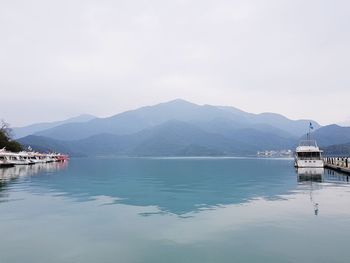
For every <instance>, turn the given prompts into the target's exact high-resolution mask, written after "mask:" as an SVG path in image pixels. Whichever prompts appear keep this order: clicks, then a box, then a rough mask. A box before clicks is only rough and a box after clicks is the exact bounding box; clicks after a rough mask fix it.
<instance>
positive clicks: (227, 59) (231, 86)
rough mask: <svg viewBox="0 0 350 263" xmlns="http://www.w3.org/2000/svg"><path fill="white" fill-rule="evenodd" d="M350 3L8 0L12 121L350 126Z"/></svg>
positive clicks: (4, 0)
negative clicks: (147, 117)
mask: <svg viewBox="0 0 350 263" xmlns="http://www.w3.org/2000/svg"><path fill="white" fill-rule="evenodd" d="M349 10H350V1H346V0H344V1H338V0H333V1H329V0H289V1H287V0H264V1H261V0H239V1H234V0H230V1H229V0H227V1H221V0H215V1H214V0H213V1H208V0H198V1H190V0H172V1H165V0H156V1H152V0H149V1H141V0H135V1H134V0H119V1H115V0H114V1H104V0H98V1H89V0H60V1H48V0H21V1H17V0H1V1H0V91H1V92H0V118H4V119H6V120H7V121H8V122H10V123H11V124H12V126H17V125H24V124H29V123H32V122H38V121H49V120H58V119H64V118H66V117H71V116H73V115H78V114H81V113H90V114H94V115H97V116H109V115H113V114H116V113H118V112H121V111H124V110H128V109H132V108H137V107H139V106H143V105H149V104H155V103H158V102H163V101H167V100H172V99H175V98H183V99H186V100H189V101H192V102H195V103H199V104H214V105H215V104H217V105H231V106H235V107H238V108H240V109H243V110H246V111H249V112H255V113H259V112H266V111H271V112H278V113H281V114H284V115H286V116H287V117H289V118H292V119H298V118H307V119H309V118H312V119H315V120H317V121H319V122H320V123H321V124H328V123H334V122H342V121H345V120H347V119H350V15H349Z"/></svg>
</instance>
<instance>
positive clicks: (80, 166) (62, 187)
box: [0, 158, 342, 215]
mask: <svg viewBox="0 0 350 263" xmlns="http://www.w3.org/2000/svg"><path fill="white" fill-rule="evenodd" d="M272 163H273V169H271V164H272ZM0 172H1V174H0V178H1V182H2V184H1V185H0V189H1V190H2V191H3V192H4V191H6V187H7V185H8V183H10V182H15V183H16V184H15V186H13V187H21V183H19V182H21V180H23V182H25V183H26V184H27V185H28V186H30V187H26V189H27V191H32V192H35V193H42V194H44V193H48V192H50V193H54V192H56V193H59V194H60V195H61V196H64V197H66V198H71V199H73V200H74V201H75V202H87V201H90V200H94V199H95V198H96V197H97V196H108V197H109V198H110V200H113V202H112V203H116V204H117V203H119V204H120V203H121V204H127V205H134V206H156V207H158V208H159V211H160V212H161V213H164V212H166V213H173V214H177V215H183V214H186V213H189V212H195V211H199V210H203V209H210V208H212V207H215V206H222V205H228V204H243V203H246V202H248V201H250V200H253V199H257V198H264V199H276V198H277V199H278V198H281V197H280V196H282V195H287V194H289V193H290V192H292V191H293V190H294V189H296V187H297V185H298V182H299V184H300V182H302V181H308V180H316V181H318V182H322V180H323V178H324V175H323V174H322V175H315V174H314V175H312V176H311V177H310V175H307V174H299V175H298V180H296V177H295V171H294V168H293V166H292V161H291V160H261V159H234V158H232V159H230V158H227V159H210V158H203V159H202V158H197V159H195V158H187V159H177V158H173V159H171V158H169V159H151V158H124V159H123V158H121V159H85V158H84V159H73V160H72V161H71V162H70V163H69V165H68V164H67V163H50V164H36V165H32V166H16V167H13V168H7V169H1V170H0ZM34 175H36V176H34ZM328 177H329V176H328ZM340 178H342V177H340ZM333 179H334V178H333ZM2 199H4V198H2ZM2 201H4V200H2Z"/></svg>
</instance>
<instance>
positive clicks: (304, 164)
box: [295, 140, 324, 168]
mask: <svg viewBox="0 0 350 263" xmlns="http://www.w3.org/2000/svg"><path fill="white" fill-rule="evenodd" d="M295 166H296V167H298V168H323V167H324V161H323V158H322V150H320V148H319V147H318V146H317V143H316V141H315V140H304V141H301V142H300V143H299V146H298V147H297V148H296V150H295Z"/></svg>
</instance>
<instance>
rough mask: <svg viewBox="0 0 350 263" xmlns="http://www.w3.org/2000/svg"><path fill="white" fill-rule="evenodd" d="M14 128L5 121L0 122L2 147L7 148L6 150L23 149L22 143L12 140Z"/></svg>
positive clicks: (0, 143) (0, 145) (0, 142)
mask: <svg viewBox="0 0 350 263" xmlns="http://www.w3.org/2000/svg"><path fill="white" fill-rule="evenodd" d="M11 138H12V129H11V128H10V125H9V124H8V123H6V122H5V121H3V120H2V121H1V123H0V149H2V148H4V147H5V148H6V150H8V151H11V152H19V151H21V150H22V146H21V144H19V143H18V142H16V141H15V140H12V139H11Z"/></svg>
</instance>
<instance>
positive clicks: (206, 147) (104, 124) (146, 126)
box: [14, 99, 350, 156]
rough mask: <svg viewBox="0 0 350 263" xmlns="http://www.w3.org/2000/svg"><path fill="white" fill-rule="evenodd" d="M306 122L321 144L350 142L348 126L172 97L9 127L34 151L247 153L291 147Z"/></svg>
mask: <svg viewBox="0 0 350 263" xmlns="http://www.w3.org/2000/svg"><path fill="white" fill-rule="evenodd" d="M310 122H312V124H313V126H314V129H315V132H314V133H313V136H314V138H315V139H316V140H317V141H318V143H319V145H320V146H321V147H333V148H332V149H334V145H342V144H346V143H349V142H350V128H349V127H340V126H338V125H328V126H324V127H322V126H321V125H319V124H318V123H317V122H316V121H314V120H290V119H288V118H286V117H284V116H282V115H280V114H276V113H261V114H253V113H248V112H245V111H242V110H239V109H237V108H234V107H229V106H212V105H197V104H194V103H191V102H188V101H185V100H181V99H177V100H173V101H169V102H166V103H160V104H157V105H154V106H146V107H142V108H139V109H136V110H130V111H126V112H123V113H120V114H117V115H114V116H111V117H108V118H97V117H94V116H92V115H81V116H78V117H76V118H71V119H68V120H65V121H61V122H52V123H41V124H33V125H30V126H26V127H21V128H14V133H15V136H16V138H19V137H21V138H19V139H18V141H19V142H20V143H22V144H23V145H25V146H31V147H32V148H33V149H35V150H38V151H53V150H54V151H59V152H65V153H68V154H70V155H72V156H252V155H255V154H256V152H257V151H264V150H283V149H293V148H294V147H295V146H296V145H297V143H298V141H299V140H300V139H301V138H302V137H303V136H305V134H306V132H307V129H308V126H309V123H310Z"/></svg>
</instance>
